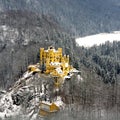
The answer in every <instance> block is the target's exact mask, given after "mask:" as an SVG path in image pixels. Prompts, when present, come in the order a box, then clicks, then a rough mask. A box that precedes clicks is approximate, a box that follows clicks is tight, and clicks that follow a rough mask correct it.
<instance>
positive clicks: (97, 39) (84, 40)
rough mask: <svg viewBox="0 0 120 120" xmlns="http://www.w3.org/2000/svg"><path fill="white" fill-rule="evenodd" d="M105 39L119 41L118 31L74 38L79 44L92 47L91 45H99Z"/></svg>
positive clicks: (119, 32) (119, 33) (119, 34)
mask: <svg viewBox="0 0 120 120" xmlns="http://www.w3.org/2000/svg"><path fill="white" fill-rule="evenodd" d="M106 41H110V42H113V41H120V31H113V32H112V33H101V34H96V35H91V36H86V37H81V38H77V39H76V43H77V44H78V45H79V46H84V47H92V46H93V45H100V44H103V43H105V42H106Z"/></svg>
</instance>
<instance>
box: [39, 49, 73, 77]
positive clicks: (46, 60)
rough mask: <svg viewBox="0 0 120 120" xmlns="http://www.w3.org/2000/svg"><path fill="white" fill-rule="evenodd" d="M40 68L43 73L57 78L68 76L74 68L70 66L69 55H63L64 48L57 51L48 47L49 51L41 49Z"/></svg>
mask: <svg viewBox="0 0 120 120" xmlns="http://www.w3.org/2000/svg"><path fill="white" fill-rule="evenodd" d="M40 66H41V67H42V72H44V73H45V74H51V75H52V76H56V77H62V78H63V77H64V76H67V75H68V73H69V71H70V69H71V68H72V66H70V65H69V55H64V56H63V55H62V48H58V50H55V49H54V47H48V49H47V50H44V48H40Z"/></svg>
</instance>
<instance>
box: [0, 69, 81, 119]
mask: <svg viewBox="0 0 120 120" xmlns="http://www.w3.org/2000/svg"><path fill="white" fill-rule="evenodd" d="M74 78H76V79H75V80H74V79H73V78H71V79H69V81H66V80H65V84H63V85H62V86H61V87H60V90H59V92H58V93H57V94H56V91H55V86H54V78H53V77H52V76H50V75H45V74H41V73H36V74H35V73H33V72H29V71H27V72H25V73H24V74H23V76H22V77H21V78H20V79H19V80H18V81H16V82H15V84H14V85H13V86H12V87H11V88H9V90H8V91H7V92H5V91H1V93H0V118H2V119H4V118H5V119H7V118H10V117H11V118H14V117H15V116H21V119H22V116H24V117H25V118H28V119H40V114H39V113H40V112H39V111H40V102H42V101H46V102H47V103H49V104H50V103H51V102H53V100H54V102H53V103H54V104H56V105H57V106H59V109H62V110H64V109H65V108H64V107H65V103H67V104H70V103H71V100H72V99H70V98H69V99H68V98H67V97H65V96H69V94H70V90H71V82H70V81H74V82H75V83H79V82H80V79H79V78H78V75H77V74H76V75H74ZM63 102H64V103H63Z"/></svg>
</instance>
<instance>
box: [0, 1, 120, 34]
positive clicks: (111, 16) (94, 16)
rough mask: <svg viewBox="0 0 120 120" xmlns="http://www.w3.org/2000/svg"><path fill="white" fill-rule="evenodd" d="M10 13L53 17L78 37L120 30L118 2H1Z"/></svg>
mask: <svg viewBox="0 0 120 120" xmlns="http://www.w3.org/2000/svg"><path fill="white" fill-rule="evenodd" d="M9 10H22V11H24V10H27V11H32V12H35V13H41V14H45V15H47V14H50V15H51V16H53V17H54V18H55V19H56V20H57V21H59V23H60V24H61V25H62V26H64V28H65V29H66V30H67V31H68V32H70V33H71V35H74V36H76V35H77V36H85V35H90V34H95V33H100V32H111V31H114V30H120V27H119V26H120V22H119V21H120V16H119V13H120V7H119V1H117V0H116V1H113V0H97V1H96V0H74V1H72V0H44V1H42V0H34V1H33V0H20V1H19V0H16V1H14V0H0V11H3V12H4V11H9Z"/></svg>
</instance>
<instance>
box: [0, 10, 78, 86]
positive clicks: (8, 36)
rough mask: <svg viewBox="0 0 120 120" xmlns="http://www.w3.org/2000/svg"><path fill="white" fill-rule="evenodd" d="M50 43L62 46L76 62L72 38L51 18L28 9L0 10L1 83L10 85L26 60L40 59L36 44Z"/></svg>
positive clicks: (25, 67)
mask: <svg viewBox="0 0 120 120" xmlns="http://www.w3.org/2000/svg"><path fill="white" fill-rule="evenodd" d="M50 45H53V46H55V47H62V48H63V52H64V53H66V54H69V55H70V56H71V59H72V61H73V65H74V64H75V62H76V60H75V56H74V53H75V52H74V51H75V41H74V39H73V38H71V37H69V35H68V34H67V33H65V32H64V30H63V29H61V27H60V26H59V24H58V23H57V22H56V21H55V20H54V18H52V17H51V16H45V15H42V14H41V15H40V14H35V13H32V12H28V11H24V12H22V11H8V12H5V13H1V14H0V68H1V69H0V78H1V80H0V84H1V85H0V87H3V88H9V87H10V86H11V85H12V83H14V82H15V81H16V80H18V78H19V77H20V76H21V75H22V74H23V72H25V70H26V69H27V66H28V65H29V64H34V63H36V62H39V48H40V47H45V48H47V47H48V46H50ZM73 48H74V49H73Z"/></svg>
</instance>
